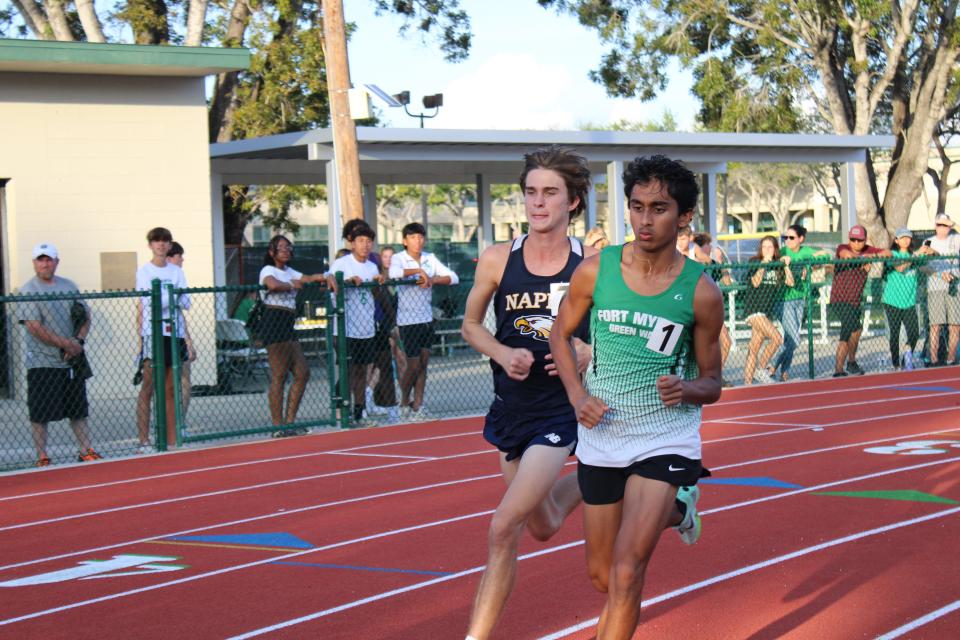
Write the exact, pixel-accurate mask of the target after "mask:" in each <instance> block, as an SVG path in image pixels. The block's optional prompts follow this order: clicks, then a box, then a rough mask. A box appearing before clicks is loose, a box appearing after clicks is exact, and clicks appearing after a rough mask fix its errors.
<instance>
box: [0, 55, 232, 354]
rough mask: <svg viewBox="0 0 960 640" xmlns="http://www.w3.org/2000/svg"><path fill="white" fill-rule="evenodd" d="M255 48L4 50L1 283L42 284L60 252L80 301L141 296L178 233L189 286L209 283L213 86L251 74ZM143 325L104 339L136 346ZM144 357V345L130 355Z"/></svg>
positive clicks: (108, 325) (103, 322) (107, 327)
mask: <svg viewBox="0 0 960 640" xmlns="http://www.w3.org/2000/svg"><path fill="white" fill-rule="evenodd" d="M249 59H250V54H249V52H248V51H247V50H246V49H205V48H191V47H152V46H137V45H120V44H93V43H80V42H51V41H30V40H0V211H2V219H0V222H2V264H0V267H2V274H3V278H2V286H3V291H2V293H4V294H9V293H14V292H16V290H17V288H18V287H19V286H20V285H22V284H23V283H24V282H26V281H27V280H28V279H29V278H31V277H32V276H33V267H32V264H31V255H30V254H31V249H32V247H33V246H34V245H35V244H37V243H38V242H41V241H47V242H52V243H53V244H54V245H56V247H57V248H58V250H59V252H60V260H61V265H60V269H59V273H60V274H61V275H63V276H65V277H68V278H70V279H72V280H74V281H75V282H76V283H77V285H78V286H79V288H80V289H81V290H105V289H132V288H133V283H134V274H135V271H136V268H137V266H139V265H140V264H143V263H145V262H147V261H148V260H149V259H150V257H151V254H150V251H149V249H148V247H147V242H146V232H147V230H148V229H150V228H152V227H156V226H163V227H167V228H169V229H170V230H171V231H172V232H173V235H174V238H175V239H177V240H178V241H179V242H180V243H181V244H183V245H184V247H185V248H186V253H187V255H188V259H187V261H186V263H185V265H184V271H185V273H186V276H187V280H188V282H189V283H190V285H191V286H204V285H210V284H212V283H213V270H214V267H213V265H214V255H213V247H214V244H215V243H214V237H215V234H217V233H219V234H222V229H216V230H215V229H214V223H213V217H212V213H211V210H212V207H211V192H210V160H209V147H208V141H209V135H208V133H207V103H206V95H205V88H204V79H205V77H206V76H209V75H211V74H216V73H220V72H225V71H232V70H238V69H245V68H246V67H247V66H248V64H249ZM133 329H134V323H133V314H132V313H129V314H127V315H125V316H123V317H122V318H119V317H117V318H114V317H110V318H103V317H101V318H98V331H97V332H96V333H97V334H100V335H101V336H103V335H111V336H112V337H113V339H114V340H117V341H119V340H128V339H135V336H132V335H131V336H127V335H126V334H127V333H130V334H133ZM134 348H135V347H134Z"/></svg>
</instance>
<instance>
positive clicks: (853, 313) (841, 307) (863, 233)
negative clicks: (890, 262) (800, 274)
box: [830, 224, 891, 378]
mask: <svg viewBox="0 0 960 640" xmlns="http://www.w3.org/2000/svg"><path fill="white" fill-rule="evenodd" d="M847 238H848V240H849V242H848V244H841V245H839V246H838V247H837V255H836V257H837V258H838V259H840V260H849V259H853V258H865V257H868V256H884V257H888V258H889V257H890V255H891V254H890V252H889V251H888V250H886V249H879V248H877V247H871V246H869V245H867V230H866V229H865V228H863V227H862V226H860V225H859V224H858V225H854V226H852V227H850V234H849V235H848V236H847ZM870 267H871V263H869V262H866V263H863V264H843V263H838V264H836V265H835V266H834V269H833V286H832V287H831V288H830V308H831V309H832V311H833V313H834V314H835V315H836V317H837V319H838V320H840V340H839V342H837V358H836V366H835V367H834V372H833V377H834V378H841V377H843V376H845V375H847V374H848V373H852V374H854V375H858V376H859V375H863V368H862V367H861V366H860V365H859V364H858V363H857V346H858V345H859V343H860V333H861V332H862V331H863V287H864V286H865V285H866V284H867V274H868V273H869V271H870ZM844 363H846V370H844Z"/></svg>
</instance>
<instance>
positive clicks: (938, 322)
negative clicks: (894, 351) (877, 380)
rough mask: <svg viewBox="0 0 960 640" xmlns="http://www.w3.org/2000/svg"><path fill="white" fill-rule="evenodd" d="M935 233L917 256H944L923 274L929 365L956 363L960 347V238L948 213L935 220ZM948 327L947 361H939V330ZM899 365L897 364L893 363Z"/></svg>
mask: <svg viewBox="0 0 960 640" xmlns="http://www.w3.org/2000/svg"><path fill="white" fill-rule="evenodd" d="M934 224H935V225H936V233H935V235H933V236H932V237H930V238H928V239H927V240H926V241H924V243H923V246H922V247H920V248H919V249H917V254H918V255H925V256H945V258H944V259H943V260H931V261H930V262H928V263H927V265H926V267H924V268H923V271H924V272H925V273H926V274H927V315H928V317H929V320H930V333H929V347H930V366H931V367H937V366H940V365H942V364H946V365H955V364H957V348H958V346H960V298H958V295H957V292H958V288H957V283H958V279H960V270H958V269H957V259H956V256H957V254H958V253H960V235H958V234H956V233H954V232H953V227H954V224H955V223H954V221H953V220H952V219H951V218H950V216H948V215H947V214H946V213H938V214H937V216H936V218H934ZM943 325H947V359H946V362H940V358H939V354H940V329H941V327H942V326H943ZM894 364H896V363H894Z"/></svg>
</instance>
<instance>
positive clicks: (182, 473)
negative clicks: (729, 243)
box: [0, 431, 481, 502]
mask: <svg viewBox="0 0 960 640" xmlns="http://www.w3.org/2000/svg"><path fill="white" fill-rule="evenodd" d="M480 433H481V432H479V431H465V432H463V433H451V434H447V435H442V436H429V437H425V438H414V439H410V440H393V441H390V442H383V443H380V444H367V445H361V446H357V447H347V448H344V449H331V450H328V451H316V452H313V453H297V454H293V455H289V456H278V457H275V458H263V459H260V460H250V461H248V462H234V463H231V464H222V465H217V466H213V467H200V468H198V469H186V470H184V471H171V472H170V473H158V474H155V475H152V476H139V477H136V478H127V479H124V480H113V481H111V482H99V483H95V484H85V485H80V486H76V487H66V488H63V489H51V490H49V491H36V492H34V493H21V494H17V495H13V496H3V497H0V502H4V501H7V500H21V499H23V498H36V497H39V496H49V495H56V494H58V493H71V492H74V491H86V490H87V489H101V488H103V487H115V486H117V485H122V484H130V483H133V482H147V481H150V480H160V479H163V478H174V477H177V476H186V475H193V474H195V473H207V472H210V471H221V470H223V469H236V468H237V467H245V466H248V465H256V464H268V463H271V462H287V461H289V460H300V459H303V458H314V457H317V456H326V455H330V454H334V453H342V452H345V451H359V450H361V449H370V448H373V447H390V446H394V445H400V444H416V443H420V442H430V441H433V440H443V439H446V438H462V437H464V436H477V435H480ZM319 435H324V434H319ZM246 444H248V445H249V444H256V443H246ZM231 446H240V445H231ZM180 453H189V452H188V451H181V452H180ZM107 462H109V461H107Z"/></svg>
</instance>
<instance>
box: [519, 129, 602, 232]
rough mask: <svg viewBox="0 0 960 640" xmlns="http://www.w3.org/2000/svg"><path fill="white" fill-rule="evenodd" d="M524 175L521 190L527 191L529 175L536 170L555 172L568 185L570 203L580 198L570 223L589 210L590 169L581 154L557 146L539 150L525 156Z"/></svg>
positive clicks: (521, 179)
mask: <svg viewBox="0 0 960 640" xmlns="http://www.w3.org/2000/svg"><path fill="white" fill-rule="evenodd" d="M523 162H524V164H523V173H521V174H520V189H522V190H523V191H526V190H527V175H529V173H530V172H531V171H533V170H534V169H549V170H551V171H555V172H556V173H557V174H558V175H559V176H560V177H561V178H563V182H564V184H566V185H567V194H568V195H569V196H570V202H573V199H574V198H578V199H579V202H578V203H577V206H576V208H575V209H574V210H573V211H571V212H570V221H571V222H573V221H574V220H575V219H576V217H577V216H578V215H580V214H581V213H583V211H584V209H586V208H587V194H588V193H589V192H590V167H588V166H587V159H586V158H584V157H583V156H582V155H580V154H579V153H576V152H574V151H571V150H570V149H564V148H563V147H558V146H556V145H553V146H550V147H544V148H543V149H537V150H536V151H533V152H531V153H526V154H524V156H523Z"/></svg>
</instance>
